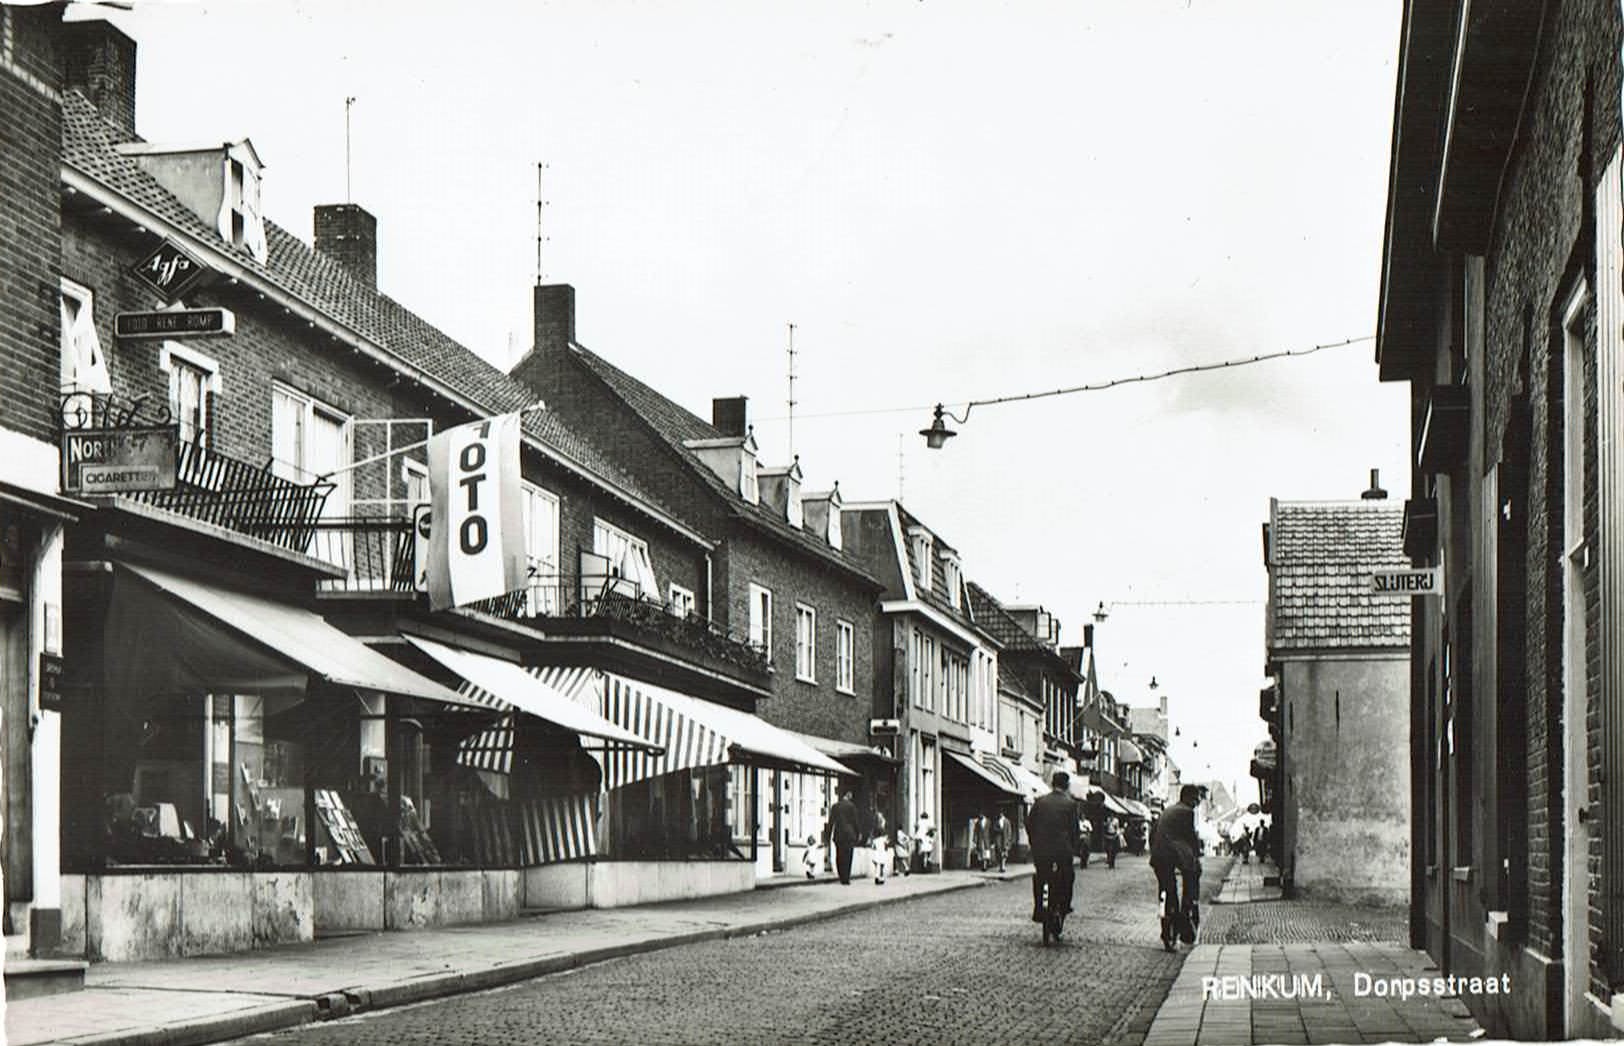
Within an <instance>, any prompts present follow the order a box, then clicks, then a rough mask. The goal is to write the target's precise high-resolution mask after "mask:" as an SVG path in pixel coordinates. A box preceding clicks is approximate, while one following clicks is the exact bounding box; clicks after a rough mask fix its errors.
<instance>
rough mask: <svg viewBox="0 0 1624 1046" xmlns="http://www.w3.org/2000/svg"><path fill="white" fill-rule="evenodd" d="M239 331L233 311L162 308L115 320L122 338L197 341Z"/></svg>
mask: <svg viewBox="0 0 1624 1046" xmlns="http://www.w3.org/2000/svg"><path fill="white" fill-rule="evenodd" d="M236 329H237V317H236V316H235V315H234V314H233V313H232V311H231V310H230V309H218V308H214V309H159V310H156V311H153V312H121V313H118V314H117V315H115V316H114V317H113V333H114V334H115V335H117V336H118V337H120V338H196V337H207V336H209V335H213V334H232V333H234V332H235V331H236Z"/></svg>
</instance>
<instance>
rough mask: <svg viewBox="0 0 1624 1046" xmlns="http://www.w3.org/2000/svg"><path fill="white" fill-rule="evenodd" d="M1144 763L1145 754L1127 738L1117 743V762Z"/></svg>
mask: <svg viewBox="0 0 1624 1046" xmlns="http://www.w3.org/2000/svg"><path fill="white" fill-rule="evenodd" d="M1144 761H1145V754H1144V753H1143V752H1141V751H1140V750H1139V746H1138V745H1136V744H1134V743H1133V742H1132V741H1130V740H1128V739H1127V738H1125V737H1124V738H1121V739H1120V740H1118V741H1117V762H1119V763H1142V762H1144Z"/></svg>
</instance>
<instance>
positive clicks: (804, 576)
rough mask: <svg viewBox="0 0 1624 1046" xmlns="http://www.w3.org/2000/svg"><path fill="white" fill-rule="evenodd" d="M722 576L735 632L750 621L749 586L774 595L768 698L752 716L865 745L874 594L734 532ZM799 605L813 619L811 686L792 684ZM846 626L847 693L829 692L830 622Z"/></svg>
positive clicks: (833, 644)
mask: <svg viewBox="0 0 1624 1046" xmlns="http://www.w3.org/2000/svg"><path fill="white" fill-rule="evenodd" d="M724 562H725V570H723V571H721V572H719V573H718V574H717V576H716V586H717V596H718V599H719V600H720V599H721V598H722V593H723V592H725V593H726V600H727V603H728V605H729V617H730V619H731V620H733V621H735V622H738V627H740V628H741V629H742V628H744V627H746V626H747V625H748V623H749V620H750V611H749V592H750V584H751V583H752V582H754V583H755V584H758V585H761V586H763V587H765V588H768V589H770V590H771V591H772V594H773V622H772V635H773V649H772V667H773V697H772V700H770V701H765V702H762V703H761V704H760V705H759V706H758V708H757V710H756V712H757V714H758V715H760V716H761V717H762V718H763V719H766V720H767V721H768V722H770V723H773V724H775V725H777V726H782V727H785V728H787V729H790V730H799V731H802V732H803V733H809V734H817V735H818V736H820V737H828V738H832V739H834V740H838V741H852V742H856V743H859V744H868V720H869V718H870V715H871V714H872V712H873V708H874V698H873V692H872V689H871V688H872V685H873V679H874V654H873V648H874V632H873V630H872V628H873V626H872V621H873V618H874V615H875V603H874V597H873V595H872V594H871V593H870V592H869V591H868V590H867V588H866V587H864V586H862V585H860V584H858V583H856V582H855V581H847V580H845V579H844V577H843V576H842V575H838V574H835V573H833V572H832V571H828V570H825V569H821V568H820V567H819V566H818V565H817V564H815V563H813V562H812V561H811V560H810V559H808V558H806V557H802V556H797V555H793V554H790V553H788V552H787V551H781V550H780V549H779V547H778V546H777V545H776V544H775V543H770V542H768V541H766V540H763V539H761V538H758V537H756V536H755V535H754V534H753V533H751V532H750V531H747V530H744V529H743V528H737V529H735V530H734V531H733V533H732V534H731V535H729V537H728V539H727V555H726V558H725V561H724ZM797 603H804V604H806V605H807V606H810V607H812V608H813V609H814V610H815V611H816V612H817V622H816V632H817V644H816V658H815V661H816V672H815V676H816V679H817V681H816V682H815V683H809V682H806V681H804V680H799V679H797V678H796V677H795V641H796V637H795V607H796V604H797ZM837 620H845V621H848V622H850V623H851V625H852V633H853V646H854V664H853V671H852V678H853V684H854V685H853V690H854V693H851V694H845V693H840V692H838V691H836V689H835V655H836V635H835V631H836V630H835V623H836V621H837Z"/></svg>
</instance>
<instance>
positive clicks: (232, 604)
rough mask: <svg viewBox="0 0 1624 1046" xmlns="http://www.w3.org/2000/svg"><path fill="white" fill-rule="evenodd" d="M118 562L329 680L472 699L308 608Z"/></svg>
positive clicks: (460, 701)
mask: <svg viewBox="0 0 1624 1046" xmlns="http://www.w3.org/2000/svg"><path fill="white" fill-rule="evenodd" d="M119 566H120V568H121V569H123V570H127V571H129V572H130V573H131V574H134V575H135V576H137V577H139V578H141V579H143V580H145V581H147V582H149V583H150V584H152V585H155V586H157V587H158V588H159V589H160V590H161V591H162V592H164V593H166V594H167V595H168V596H170V597H173V598H174V599H177V600H179V601H180V602H181V603H183V604H185V605H186V606H189V607H191V608H193V609H194V610H200V611H202V612H203V613H204V614H206V615H208V616H209V617H210V618H213V619H214V620H215V621H218V622H219V623H220V624H223V625H225V626H227V627H228V628H229V629H231V630H232V631H234V632H236V633H238V634H240V635H242V636H244V637H246V638H247V639H249V640H252V641H253V642H254V643H255V644H258V645H259V646H262V647H264V648H265V650H267V651H268V652H269V653H271V654H272V655H274V656H276V657H278V658H281V659H283V660H285V661H288V662H291V663H293V664H297V665H299V666H301V667H302V668H305V669H308V670H309V671H311V672H314V673H315V674H316V675H318V676H320V677H322V678H323V679H326V680H328V681H329V682H332V683H337V684H339V685H340V686H352V687H357V688H359V689H362V690H382V691H384V692H386V693H390V694H403V695H405V696H407V697H424V698H428V699H430V700H432V701H443V702H445V703H446V704H453V705H465V704H469V703H470V702H468V701H467V700H466V699H465V698H462V697H460V696H458V695H457V694H456V693H455V692H454V691H452V690H449V689H447V688H446V687H443V686H441V685H440V684H439V683H436V682H434V681H433V680H432V679H428V678H426V677H424V676H421V675H419V674H418V673H416V672H413V671H412V670H411V669H409V668H407V667H406V666H405V665H402V664H400V663H398V662H395V661H391V660H390V659H389V658H387V657H385V656H384V655H382V654H380V653H378V652H377V651H376V650H373V649H372V648H371V647H369V646H367V645H366V644H365V643H363V642H361V641H360V640H359V639H356V638H355V637H354V636H350V635H347V634H345V633H344V632H342V631H340V630H339V629H337V628H334V627H333V626H332V625H329V624H328V623H327V622H326V621H325V620H323V619H322V618H321V617H320V616H319V615H317V614H315V613H312V612H311V611H309V610H304V609H301V608H299V607H295V606H290V605H288V604H286V603H279V602H277V601H276V600H273V599H266V598H265V597H264V596H257V595H250V594H248V593H246V592H236V591H231V590H228V589H223V588H216V587H214V586H213V585H209V584H205V583H204V582H201V581H194V580H192V579H191V578H186V577H182V576H180V575H178V574H171V573H169V572H168V571H166V570H158V569H155V568H153V567H147V566H136V565H135V564H133V563H120V564H119ZM173 655H174V651H172V650H171V651H163V650H155V651H152V656H154V657H169V656H173Z"/></svg>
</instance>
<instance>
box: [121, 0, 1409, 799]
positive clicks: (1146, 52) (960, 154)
mask: <svg viewBox="0 0 1624 1046" xmlns="http://www.w3.org/2000/svg"><path fill="white" fill-rule="evenodd" d="M1399 15H1400V5H1399V3H1398V0H1386V2H1359V3H1348V2H1346V0H1330V2H1311V0H1282V2H1278V3H1247V2H1236V0H1173V2H1166V3H1161V2H1151V0H1124V2H1120V3H1099V2H1081V0H1079V2H1069V3H1025V4H1006V5H993V4H987V3H981V2H977V3H962V4H961V3H944V2H941V0H924V2H919V0H906V2H869V3H841V2H819V3H807V4H793V5H792V4H784V3H760V2H748V3H746V2H739V3H684V4H675V3H668V4H652V3H627V2H613V0H609V2H605V0H592V2H581V3H522V4H521V3H513V4H507V3H486V4H481V5H456V6H454V5H450V4H443V3H442V4H433V5H430V4H421V3H403V2H400V0H393V2H389V3H378V4H342V5H341V4H334V3H308V4H301V3H288V2H261V3H247V4H229V5H227V4H161V5H156V6H150V7H149V6H142V7H140V8H139V9H138V10H136V11H134V12H130V13H120V14H116V15H114V16H113V17H114V20H115V21H117V22H118V23H119V24H120V25H121V26H122V27H124V28H125V29H126V31H128V32H129V33H130V34H131V35H132V36H134V37H135V38H136V40H137V41H138V43H139V46H140V57H139V69H140V79H139V88H138V98H137V127H138V130H139V131H140V133H141V134H142V135H143V136H145V137H146V138H148V139H151V140H154V141H162V142H177V141H221V140H225V139H235V138H238V137H241V136H244V135H247V136H251V137H252V139H253V141H254V144H255V146H256V148H257V149H258V151H259V153H260V155H261V156H262V157H263V158H264V159H265V162H266V164H267V174H266V179H267V180H266V185H265V201H266V210H267V213H268V214H269V215H270V217H272V218H273V219H274V220H276V221H277V222H279V223H280V224H282V225H284V226H285V227H287V228H289V229H291V230H293V231H295V232H297V233H299V234H301V235H304V236H306V237H308V236H309V233H310V210H311V207H312V206H313V205H314V204H318V203H332V202H340V201H342V200H343V199H344V198H345V136H344V128H345V119H344V100H345V99H346V98H347V97H353V98H355V99H356V101H355V103H354V107H353V111H352V129H353V130H352V139H351V141H352V147H351V155H352V157H353V165H352V176H351V184H352V185H353V199H354V200H355V202H357V203H360V204H362V205H363V206H365V207H367V208H368V209H369V210H371V211H372V212H373V213H374V214H375V215H377V217H378V220H379V250H380V256H379V266H378V267H379V281H380V285H381V287H382V288H383V289H384V290H385V291H386V292H387V293H389V294H391V295H392V296H394V297H396V298H398V299H399V300H401V301H402V302H404V303H406V304H407V305H408V306H409V307H411V308H412V309H414V310H415V311H417V312H419V313H420V314H421V315H423V316H425V317H426V318H428V319H430V320H431V321H433V322H434V323H436V324H437V325H439V326H441V327H442V328H444V329H445V330H446V331H447V332H449V333H450V334H452V335H453V336H455V337H457V338H458V339H459V340H461V341H463V342H464V343H466V344H467V345H469V346H470V347H472V348H474V349H475V350H476V351H479V352H480V353H482V354H483V355H485V356H487V357H488V358H490V359H491V360H493V361H494V362H497V363H498V364H499V365H503V366H506V365H507V363H508V362H510V361H511V360H512V359H513V358H515V357H516V355H517V354H519V353H521V352H523V351H524V350H526V349H527V348H528V347H529V344H530V333H529V332H530V317H529V302H530V291H529V288H530V286H531V284H532V283H534V281H535V277H536V272H535V268H536V242H535V236H536V164H537V162H538V161H540V162H545V163H546V164H547V165H548V169H547V171H546V180H545V183H544V196H545V199H546V200H547V206H546V208H545V216H546V217H545V225H546V235H547V236H548V241H547V242H546V244H545V245H544V262H543V268H544V275H545V278H546V279H547V280H549V281H555V280H556V281H567V282H569V283H572V284H574V285H575V287H576V289H577V300H578V307H579V312H578V328H577V333H578V337H579V340H580V341H581V342H582V343H584V344H585V345H587V346H588V347H590V348H592V349H593V350H594V351H596V352H598V353H599V354H601V355H603V356H605V357H607V358H608V359H610V360H611V361H613V362H615V363H616V364H618V365H620V366H622V367H624V368H626V369H628V370H630V371H631V372H633V373H634V374H636V375H638V376H639V377H641V378H642V379H644V380H645V381H647V382H649V383H650V384H652V385H654V386H655V387H656V388H659V389H661V390H662V391H664V392H665V393H666V394H667V395H669V396H671V397H672V398H674V399H675V400H677V401H678V402H680V403H682V404H684V405H685V406H687V407H689V408H690V409H692V410H694V411H695V412H696V413H699V414H701V415H702V416H707V417H708V415H709V409H710V407H709V405H710V400H711V397H713V396H724V395H738V394H743V395H747V396H749V397H750V401H751V415H752V417H753V418H754V419H755V420H756V422H757V425H756V432H757V435H758V437H759V438H760V440H761V444H762V449H763V455H762V457H763V463H764V464H768V465H772V464H781V463H783V462H785V461H786V460H787V458H788V457H789V454H790V450H789V446H788V432H787V426H786V425H785V423H784V421H783V418H784V416H785V414H786V406H785V400H786V398H787V388H786V385H787V382H786V374H787V368H788V359H787V355H786V352H785V349H786V345H787V324H789V323H794V324H795V325H796V334H795V345H796V348H797V350H798V356H797V362H796V368H795V369H796V372H797V375H798V381H797V384H796V399H797V400H798V401H799V403H798V406H797V408H796V422H795V426H794V440H795V442H794V451H795V452H796V453H798V454H799V455H800V457H801V463H802V467H803V468H804V469H805V470H806V474H807V482H808V487H809V488H810V489H819V488H826V487H827V486H828V485H829V484H830V483H832V482H834V481H835V480H839V482H840V487H841V491H842V493H843V494H844V495H845V496H846V498H847V500H849V501H850V500H871V499H877V498H883V497H892V496H895V495H896V494H897V492H898V489H899V486H900V487H901V489H902V493H903V498H904V501H905V503H906V504H907V505H908V506H909V508H910V509H911V510H913V511H914V512H915V513H916V514H918V515H919V516H920V517H922V518H923V519H924V520H926V521H927V522H928V523H929V524H930V525H931V526H932V527H933V528H934V529H936V530H937V531H938V532H939V533H940V534H941V536H942V538H943V539H944V540H945V541H947V542H948V543H949V544H951V545H953V546H955V547H956V548H958V549H959V550H960V552H961V554H962V556H963V559H964V563H965V570H966V573H967V574H968V576H970V577H971V578H973V579H974V580H977V581H979V582H980V583H981V584H983V585H984V586H986V587H987V588H988V589H989V590H991V591H992V592H994V593H995V594H997V595H998V596H1000V597H1001V598H1002V599H1004V601H1006V602H1013V603H1041V604H1043V605H1044V606H1046V607H1048V608H1049V609H1050V610H1051V611H1054V612H1055V613H1056V614H1058V615H1059V616H1060V618H1061V620H1062V623H1063V625H1064V628H1065V633H1064V637H1063V638H1064V641H1065V642H1067V643H1072V644H1075V643H1079V642H1081V640H1082V626H1083V624H1084V623H1085V622H1086V621H1088V620H1089V614H1090V612H1091V611H1093V609H1094V608H1095V606H1096V605H1097V604H1098V603H1100V602H1101V601H1103V602H1104V603H1105V604H1106V605H1107V607H1108V608H1110V611H1111V613H1110V617H1109V618H1108V620H1107V621H1106V622H1105V624H1104V625H1103V626H1102V627H1101V628H1100V629H1099V630H1098V643H1099V647H1100V663H1101V665H1102V671H1103V679H1102V682H1103V684H1104V685H1105V686H1106V687H1107V688H1108V689H1111V690H1113V691H1114V692H1115V693H1116V694H1117V695H1118V696H1119V697H1126V698H1128V699H1129V700H1131V701H1133V702H1135V703H1149V702H1150V700H1151V699H1152V695H1151V693H1150V691H1149V690H1148V688H1147V684H1148V683H1149V681H1150V678H1151V676H1152V675H1154V676H1156V678H1157V679H1158V681H1159V682H1160V683H1161V690H1160V693H1165V694H1168V695H1170V701H1171V709H1172V715H1173V722H1174V724H1175V725H1176V726H1178V727H1179V728H1180V737H1179V738H1178V740H1177V741H1176V742H1175V754H1176V757H1177V758H1178V760H1179V762H1180V763H1181V764H1182V765H1183V767H1184V768H1185V771H1186V776H1187V777H1191V776H1194V777H1207V776H1217V777H1219V778H1221V779H1223V780H1225V781H1226V782H1237V781H1238V782H1239V783H1240V785H1241V791H1242V795H1243V797H1245V796H1255V794H1256V793H1255V788H1254V786H1253V784H1252V782H1250V781H1248V780H1247V779H1246V765H1247V764H1246V760H1247V758H1248V757H1249V755H1250V751H1251V748H1252V745H1253V744H1255V743H1256V742H1257V741H1258V740H1260V739H1261V738H1262V737H1263V736H1264V732H1265V731H1264V727H1263V724H1262V723H1261V721H1259V720H1258V719H1257V718H1256V715H1257V712H1256V709H1257V690H1258V687H1259V685H1260V683H1261V677H1262V670H1263V662H1264V636H1263V612H1262V600H1263V598H1264V595H1265V592H1266V582H1265V575H1264V570H1263V565H1262V559H1261V555H1262V551H1261V549H1262V546H1261V539H1260V529H1259V528H1260V525H1261V523H1262V522H1263V521H1264V520H1265V519H1266V518H1267V516H1268V508H1269V498H1270V497H1271V496H1273V497H1279V498H1282V499H1296V500H1310V499H1327V498H1352V497H1357V496H1358V494H1359V493H1360V492H1361V491H1362V490H1364V489H1365V487H1366V486H1367V482H1368V470H1369V469H1371V468H1380V469H1381V472H1382V481H1383V485H1384V486H1385V487H1387V488H1388V489H1389V490H1390V491H1391V492H1392V495H1393V496H1394V497H1395V498H1402V497H1404V496H1405V488H1406V484H1407V481H1408V480H1407V477H1408V472H1407V470H1406V468H1405V445H1406V442H1407V421H1406V414H1405V403H1406V398H1405V390H1404V387H1403V386H1401V385H1382V384H1379V383H1378V382H1377V380H1376V370H1375V367H1374V365H1373V363H1372V362H1371V361H1372V353H1373V349H1372V345H1371V343H1369V342H1362V343H1360V344H1358V345H1355V346H1352V347H1347V348H1337V349H1329V350H1326V351H1324V352H1320V353H1317V354H1315V355H1312V356H1309V357H1307V358H1304V359H1291V360H1282V361H1276V362H1270V363H1264V364H1259V365H1256V366H1253V367H1248V368H1243V369H1239V370H1235V371H1230V372H1225V373H1221V374H1200V375H1193V376H1187V377H1180V378H1174V379H1171V380H1168V381H1164V382H1159V383H1151V384H1144V385H1131V386H1128V387H1125V388H1118V389H1112V390H1109V391H1104V392H1088V393H1083V394H1079V395H1072V396H1063V397H1057V398H1053V399H1048V400H1041V401H1037V402H1032V403H1018V404H1008V405H1001V406H985V407H977V408H975V410H974V411H973V413H972V414H971V416H970V418H969V421H968V423H967V424H964V425H962V426H955V427H956V428H958V429H959V430H960V435H959V437H958V438H957V439H955V440H953V441H952V442H951V443H950V444H949V445H948V447H947V448H946V449H944V450H941V451H927V450H926V449H925V448H924V444H923V441H922V440H920V439H919V437H918V436H917V435H915V432H916V430H918V429H920V428H921V427H923V426H925V425H926V424H927V423H928V422H929V420H930V416H929V411H928V409H927V408H928V405H929V404H932V403H935V402H937V401H945V402H947V403H948V404H949V406H950V407H951V408H953V409H957V410H960V411H962V406H963V404H964V403H965V402H966V401H969V400H975V399H987V398H991V397H996V396H1002V395H1010V394H1018V393H1024V392H1032V391H1039V390H1045V389H1053V388H1059V387H1064V386H1071V385H1078V384H1085V383H1092V382H1096V381H1101V380H1107V379H1112V378H1118V377H1127V376H1132V375H1137V374H1143V373H1149V372H1154V371H1160V370H1165V369H1167V368H1170V367H1177V366H1185V365H1189V364H1193V363H1202V362H1208V361H1218V360H1224V359H1230V358H1234V357H1239V356H1251V355H1257V354H1261V353H1267V352H1278V351H1283V350H1287V349H1305V348H1309V347H1311V346H1313V345H1316V344H1323V343H1328V342H1337V341H1342V340H1343V339H1347V338H1354V337H1360V336H1365V335H1370V334H1372V333H1373V332H1374V322H1375V314H1376V292H1377V280H1378V274H1379V268H1380V260H1381V255H1380V240H1381V233H1382V216H1383V206H1384V201H1385V193H1386V173H1387V168H1386V163H1387V154H1388V146H1389V140H1390V130H1391V118H1392V108H1393V77H1394V59H1395V56H1396V53H1397V32H1398V24H1399ZM1195 740H1199V743H1200V747H1199V748H1195V747H1192V741H1195Z"/></svg>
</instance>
